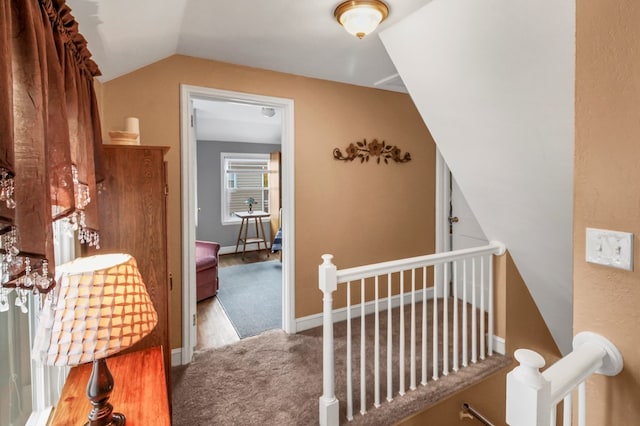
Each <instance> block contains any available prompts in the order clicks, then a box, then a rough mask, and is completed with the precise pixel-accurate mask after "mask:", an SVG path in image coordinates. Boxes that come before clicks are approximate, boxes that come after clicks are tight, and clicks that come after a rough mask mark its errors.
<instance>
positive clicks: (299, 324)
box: [296, 287, 433, 332]
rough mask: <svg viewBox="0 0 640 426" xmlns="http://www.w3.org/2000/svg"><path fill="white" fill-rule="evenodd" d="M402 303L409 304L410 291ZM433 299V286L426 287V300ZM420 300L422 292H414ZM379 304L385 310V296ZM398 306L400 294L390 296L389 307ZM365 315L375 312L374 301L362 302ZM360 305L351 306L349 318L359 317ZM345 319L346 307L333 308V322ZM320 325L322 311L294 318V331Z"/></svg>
mask: <svg viewBox="0 0 640 426" xmlns="http://www.w3.org/2000/svg"><path fill="white" fill-rule="evenodd" d="M403 299H404V304H405V305H409V304H411V293H405V294H404V297H403ZM429 299H433V288H432V287H430V288H428V289H427V300H429ZM421 301H422V292H421V291H420V292H417V293H416V302H421ZM378 303H379V305H380V311H381V312H382V311H386V310H387V298H386V297H385V298H383V299H380V300H379V301H378ZM398 306H400V295H396V296H392V297H391V308H392V309H393V308H397V307H398ZM364 312H365V315H369V314H372V313H374V312H375V301H371V302H367V303H365V304H364ZM360 313H361V305H360V304H357V305H353V306H351V318H358V317H360ZM346 319H347V308H340V309H335V310H334V311H333V322H339V321H345V320H346ZM321 325H322V312H320V313H317V314H313V315H308V316H306V317H301V318H296V332H299V331H304V330H309V329H311V328H315V327H320V326H321Z"/></svg>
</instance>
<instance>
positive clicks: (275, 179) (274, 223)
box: [269, 151, 282, 245]
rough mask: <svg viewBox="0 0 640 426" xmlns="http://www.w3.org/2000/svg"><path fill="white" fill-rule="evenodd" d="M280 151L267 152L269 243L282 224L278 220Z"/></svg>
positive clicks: (280, 181) (280, 180)
mask: <svg viewBox="0 0 640 426" xmlns="http://www.w3.org/2000/svg"><path fill="white" fill-rule="evenodd" d="M281 161H282V160H281V153H280V151H276V152H272V153H270V154H269V213H270V214H271V216H270V218H269V222H270V227H271V245H273V239H274V238H275V237H276V233H277V232H278V229H279V228H280V226H282V224H281V222H280V220H281V217H280V207H281V206H282V192H281V191H280V188H281V187H282V174H281V173H280V168H281Z"/></svg>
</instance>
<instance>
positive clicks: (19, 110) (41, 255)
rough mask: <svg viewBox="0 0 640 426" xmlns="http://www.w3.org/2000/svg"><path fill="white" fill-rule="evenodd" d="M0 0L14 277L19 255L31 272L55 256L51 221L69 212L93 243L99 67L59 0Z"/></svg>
mask: <svg viewBox="0 0 640 426" xmlns="http://www.w3.org/2000/svg"><path fill="white" fill-rule="evenodd" d="M0 1H1V2H2V3H1V5H0V54H3V59H2V62H1V63H0V84H2V87H1V88H0V90H1V91H0V118H1V121H0V131H1V132H2V133H1V135H2V136H1V139H0V179H1V178H2V177H3V176H5V175H7V176H13V175H15V177H14V181H15V194H14V196H15V210H14V211H13V212H11V211H8V210H10V209H7V208H6V206H0V221H1V222H3V223H8V224H13V225H15V228H16V229H17V233H18V235H19V242H18V245H17V248H18V249H19V250H20V254H19V257H20V258H21V259H23V260H22V261H21V263H19V264H18V265H16V264H14V265H12V269H11V272H12V279H15V278H19V277H20V276H23V275H24V272H25V269H24V268H25V263H26V262H25V261H24V259H29V260H30V262H31V265H32V266H33V268H34V270H35V269H37V268H40V267H41V266H42V260H44V259H50V260H51V261H52V260H53V232H52V229H53V228H52V221H53V220H57V219H60V218H65V217H69V218H71V220H72V221H75V222H77V224H78V225H80V227H81V236H83V237H82V238H83V242H85V241H84V240H86V241H88V242H90V243H95V236H96V235H97V230H98V214H97V213H98V210H97V207H96V202H95V199H96V198H97V197H96V196H95V195H96V169H98V170H99V172H100V174H102V140H101V130H100V122H99V117H98V113H97V108H96V99H95V92H94V90H93V78H94V76H97V75H100V71H99V69H98V67H97V65H96V64H95V63H94V62H93V61H92V60H91V59H90V57H91V54H90V53H89V51H88V49H87V43H86V40H85V39H84V37H82V35H81V34H80V33H79V32H78V24H77V22H76V21H75V19H74V18H73V16H72V14H71V10H70V9H69V7H68V6H67V5H66V4H65V1H64V0H0ZM5 170H6V171H7V173H5V174H4V175H3V171H5ZM0 184H1V183H0ZM5 210H7V212H5ZM0 229H1V228H0ZM88 236H91V238H89V237H88ZM85 237H86V238H85ZM3 250H5V251H6V247H5V246H4V245H3ZM14 263H15V262H14ZM52 266H53V262H51V264H50V267H49V272H52V269H53V267H52ZM27 272H28V270H27ZM18 284H19V283H18ZM18 286H19V285H18Z"/></svg>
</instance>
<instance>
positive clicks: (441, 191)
mask: <svg viewBox="0 0 640 426" xmlns="http://www.w3.org/2000/svg"><path fill="white" fill-rule="evenodd" d="M450 185H451V175H450V172H449V166H447V163H446V162H445V161H444V158H443V157H442V154H441V153H440V150H439V149H438V147H436V253H442V252H445V251H449V250H451V239H450V238H449V204H450V202H451V191H450V190H449V188H450Z"/></svg>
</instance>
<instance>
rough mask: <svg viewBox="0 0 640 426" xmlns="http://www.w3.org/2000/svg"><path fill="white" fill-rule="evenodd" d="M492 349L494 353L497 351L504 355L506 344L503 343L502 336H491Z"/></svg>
mask: <svg viewBox="0 0 640 426" xmlns="http://www.w3.org/2000/svg"><path fill="white" fill-rule="evenodd" d="M493 351H494V352H496V353H499V354H500V355H505V354H506V352H507V350H506V345H505V341H504V339H503V338H502V337H500V336H493Z"/></svg>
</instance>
